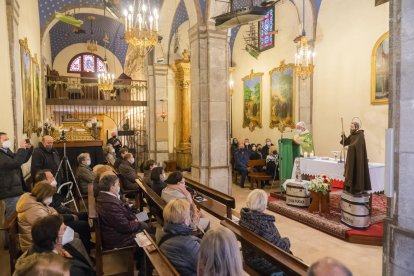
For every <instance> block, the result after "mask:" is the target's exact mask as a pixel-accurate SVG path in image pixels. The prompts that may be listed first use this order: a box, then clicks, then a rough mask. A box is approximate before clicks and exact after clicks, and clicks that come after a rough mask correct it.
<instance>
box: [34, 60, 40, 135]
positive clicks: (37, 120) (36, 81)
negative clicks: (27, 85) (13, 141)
mask: <svg viewBox="0 0 414 276" xmlns="http://www.w3.org/2000/svg"><path fill="white" fill-rule="evenodd" d="M32 64H33V66H32V67H33V117H32V118H33V131H34V132H37V133H38V135H40V131H41V129H42V97H41V92H40V67H39V63H38V62H37V57H36V55H35V57H34V58H33V61H32ZM39 129H40V130H39Z"/></svg>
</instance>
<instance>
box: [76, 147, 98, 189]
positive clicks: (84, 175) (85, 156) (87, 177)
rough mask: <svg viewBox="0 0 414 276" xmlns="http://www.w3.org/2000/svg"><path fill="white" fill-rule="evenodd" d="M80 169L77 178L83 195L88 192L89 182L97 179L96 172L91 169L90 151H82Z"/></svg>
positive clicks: (79, 158)
mask: <svg viewBox="0 0 414 276" xmlns="http://www.w3.org/2000/svg"><path fill="white" fill-rule="evenodd" d="M78 164H79V166H78V170H77V172H76V179H77V181H78V185H79V189H80V191H81V193H82V194H83V195H87V194H88V184H90V183H92V182H93V180H94V179H95V174H94V173H93V171H92V169H91V167H90V166H91V157H90V155H89V153H81V154H79V156H78Z"/></svg>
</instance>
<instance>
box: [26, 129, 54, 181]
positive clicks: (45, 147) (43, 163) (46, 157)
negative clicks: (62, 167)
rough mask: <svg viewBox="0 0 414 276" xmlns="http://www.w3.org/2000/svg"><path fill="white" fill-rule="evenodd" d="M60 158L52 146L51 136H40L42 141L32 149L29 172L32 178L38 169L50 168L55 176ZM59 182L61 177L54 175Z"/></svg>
mask: <svg viewBox="0 0 414 276" xmlns="http://www.w3.org/2000/svg"><path fill="white" fill-rule="evenodd" d="M59 163H60V158H59V154H58V152H57V151H56V149H54V148H53V137H52V136H49V135H45V136H43V137H42V143H41V144H40V145H39V147H38V148H36V149H34V151H33V157H32V166H31V170H30V171H31V174H32V177H33V178H34V177H35V175H36V173H37V171H39V170H46V169H48V170H50V171H51V172H52V174H53V175H54V176H55V177H56V173H57V170H58V168H59ZM56 180H57V181H58V182H59V181H61V180H62V179H61V178H60V177H56Z"/></svg>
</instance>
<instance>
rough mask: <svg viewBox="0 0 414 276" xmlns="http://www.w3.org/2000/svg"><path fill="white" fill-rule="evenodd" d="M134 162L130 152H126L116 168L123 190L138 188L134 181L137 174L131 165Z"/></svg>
mask: <svg viewBox="0 0 414 276" xmlns="http://www.w3.org/2000/svg"><path fill="white" fill-rule="evenodd" d="M134 162H135V159H134V156H133V155H132V154H131V153H127V154H125V155H124V160H123V161H122V162H121V164H120V165H119V168H118V172H119V174H120V175H121V176H122V178H121V180H122V184H123V187H122V188H123V189H125V190H138V188H139V186H138V184H137V182H136V180H137V179H138V175H137V172H136V171H135V169H134V167H133V164H134Z"/></svg>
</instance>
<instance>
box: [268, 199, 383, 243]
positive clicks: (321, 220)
mask: <svg viewBox="0 0 414 276" xmlns="http://www.w3.org/2000/svg"><path fill="white" fill-rule="evenodd" d="M341 193H342V191H335V192H331V193H330V197H329V200H330V204H329V205H330V206H329V207H330V213H329V214H327V215H323V216H321V215H319V214H317V213H316V214H312V213H309V212H308V209H307V208H298V207H291V206H288V205H286V202H285V201H284V200H280V199H276V198H273V197H269V204H268V206H267V207H268V209H269V210H272V211H274V212H276V213H278V214H280V215H283V216H285V217H288V218H291V219H294V220H296V221H299V222H301V223H304V224H307V225H309V226H311V227H313V228H316V229H318V230H321V231H323V232H326V233H328V234H331V235H334V236H337V237H339V238H342V239H345V238H346V232H347V231H348V230H351V228H350V227H348V226H346V225H344V224H342V223H341V207H340V202H341ZM386 213H387V199H386V197H385V195H384V194H374V195H373V197H372V215H371V224H375V223H378V222H381V221H383V220H384V218H385V216H386Z"/></svg>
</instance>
